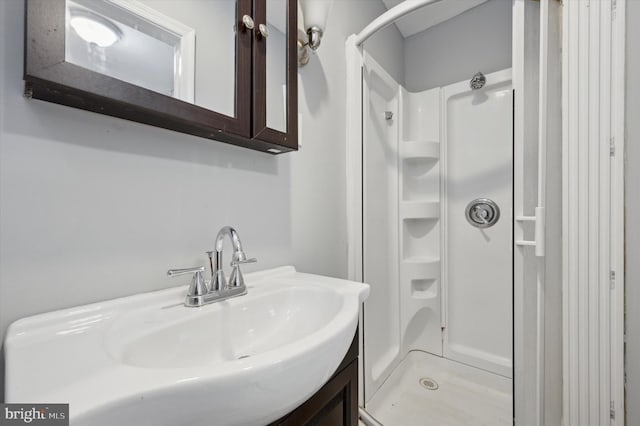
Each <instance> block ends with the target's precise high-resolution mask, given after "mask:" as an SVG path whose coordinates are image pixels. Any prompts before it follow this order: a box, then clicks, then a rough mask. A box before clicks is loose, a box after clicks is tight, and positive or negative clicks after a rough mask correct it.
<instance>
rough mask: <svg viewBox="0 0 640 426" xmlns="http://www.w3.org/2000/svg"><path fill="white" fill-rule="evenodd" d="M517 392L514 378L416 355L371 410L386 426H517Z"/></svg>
mask: <svg viewBox="0 0 640 426" xmlns="http://www.w3.org/2000/svg"><path fill="white" fill-rule="evenodd" d="M425 379H426V380H425ZM425 385H426V386H425ZM434 385H435V386H434ZM434 387H435V389H434ZM511 389H512V383H511V379H509V378H506V377H503V376H499V375H497V374H494V373H490V372H487V371H484V370H480V369H478V368H475V367H470V366H468V365H465V364H460V363H458V362H455V361H451V360H448V359H445V358H440V357H438V356H435V355H431V354H428V353H425V352H420V351H412V352H410V353H409V355H407V357H406V358H405V359H404V360H403V361H402V362H401V363H400V365H399V366H398V367H397V368H396V369H395V370H394V372H393V373H392V374H391V376H390V377H389V379H388V380H387V381H386V382H385V383H384V384H383V385H382V387H381V388H380V389H379V390H378V392H376V394H375V395H374V396H373V398H372V399H371V401H370V402H369V403H368V404H367V411H368V412H369V413H370V414H371V415H372V416H373V417H375V418H376V419H377V420H378V421H379V422H381V423H382V424H383V425H385V426H480V425H488V426H489V425H490V426H496V425H512V424H513V415H512V390H511Z"/></svg>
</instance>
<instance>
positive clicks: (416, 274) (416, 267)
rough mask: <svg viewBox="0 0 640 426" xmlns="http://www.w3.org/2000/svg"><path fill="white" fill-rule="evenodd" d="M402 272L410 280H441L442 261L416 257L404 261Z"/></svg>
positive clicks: (435, 258) (433, 258) (434, 258)
mask: <svg viewBox="0 0 640 426" xmlns="http://www.w3.org/2000/svg"><path fill="white" fill-rule="evenodd" d="M402 270H403V272H404V274H406V275H407V277H408V278H412V279H415V278H423V277H425V278H426V277H428V278H440V259H439V258H437V257H428V256H414V257H408V258H406V259H403V260H402Z"/></svg>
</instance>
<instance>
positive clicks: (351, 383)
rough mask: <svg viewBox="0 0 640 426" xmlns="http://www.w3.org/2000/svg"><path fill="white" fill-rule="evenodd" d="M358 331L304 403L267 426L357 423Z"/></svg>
mask: <svg viewBox="0 0 640 426" xmlns="http://www.w3.org/2000/svg"><path fill="white" fill-rule="evenodd" d="M358 342H359V339H358V332H357V331H356V334H355V336H354V337H353V341H352V342H351V346H350V347H349V349H348V350H347V354H346V355H345V356H344V359H343V360H342V362H341V363H340V365H339V366H338V368H337V369H336V373H335V374H334V375H333V376H332V377H331V378H330V379H329V381H328V382H327V383H325V385H324V386H323V387H322V388H320V390H319V391H318V392H316V393H315V394H314V395H313V396H312V397H311V398H309V399H308V400H307V401H306V402H305V403H304V404H302V405H301V406H299V407H298V408H296V409H295V410H294V411H292V412H291V413H289V414H287V415H286V416H284V417H283V418H281V419H280V420H278V421H276V422H273V423H271V424H269V426H307V425H308V426H311V425H313V426H357V425H358V351H359V344H358Z"/></svg>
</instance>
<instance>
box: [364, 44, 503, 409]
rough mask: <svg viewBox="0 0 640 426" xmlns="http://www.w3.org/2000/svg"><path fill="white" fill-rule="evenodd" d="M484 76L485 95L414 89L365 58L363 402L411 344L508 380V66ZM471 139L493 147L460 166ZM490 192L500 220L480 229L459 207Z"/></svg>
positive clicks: (453, 89)
mask: <svg viewBox="0 0 640 426" xmlns="http://www.w3.org/2000/svg"><path fill="white" fill-rule="evenodd" d="M487 77H488V80H489V83H488V84H487V87H486V88H485V89H483V90H481V91H479V92H478V93H481V94H480V95H478V94H477V93H474V94H471V93H468V92H469V90H468V81H464V82H461V83H459V84H458V85H452V86H449V87H447V88H444V89H443V88H435V89H431V90H427V91H423V92H418V93H410V92H407V91H406V90H405V89H404V88H402V86H400V85H399V84H398V83H397V82H396V81H395V80H394V79H393V78H392V77H391V76H389V75H388V74H387V73H386V72H385V71H384V69H383V68H381V67H380V66H379V65H378V64H377V63H376V62H375V61H374V60H372V59H371V58H370V57H368V56H367V55H366V54H365V61H364V72H363V157H364V158H363V160H364V161H363V182H364V188H363V196H364V198H363V206H364V215H363V225H364V227H363V238H364V245H363V255H364V262H363V275H364V281H365V282H367V283H369V284H370V285H371V286H372V289H371V290H372V291H371V295H370V297H369V299H368V301H367V302H366V304H365V309H364V323H363V327H362V332H363V336H364V339H363V340H364V356H363V366H364V368H363V373H364V383H365V388H364V398H365V401H368V400H370V398H371V397H372V396H373V395H374V394H375V392H376V391H377V390H378V389H379V387H380V386H381V385H382V384H383V383H384V381H385V380H386V379H387V378H388V377H389V375H390V374H391V372H392V371H393V369H394V368H395V367H396V366H397V365H398V364H399V363H400V361H401V360H402V359H403V358H404V357H405V356H406V355H407V354H408V353H409V351H412V350H421V351H424V352H429V353H432V354H435V355H438V356H443V355H444V356H446V357H450V358H451V359H454V360H458V361H461V362H465V363H468V364H469V365H473V366H476V367H479V368H483V369H486V370H489V371H493V372H497V373H499V374H502V375H504V376H507V377H511V353H512V349H511V345H512V339H511V324H512V317H511V310H512V296H511V294H512V293H511V284H512V270H511V264H512V255H511V241H512V235H511V231H512V213H511V210H512V201H511V194H512V185H513V179H512V92H511V81H510V71H509V70H507V71H503V72H499V73H494V74H491V75H489V76H487ZM462 85H466V87H467V89H465V90H461V89H460V87H462ZM448 94H449V95H451V96H449V95H448ZM390 115H391V116H390ZM470 117H471V118H470ZM474 117H475V119H474ZM448 123H451V124H452V125H455V126H456V130H455V131H454V130H453V129H450V128H449V124H448ZM447 137H448V138H449V142H446V141H445V139H444V138H447ZM448 143H450V144H451V147H452V149H454V150H453V151H450V150H449V148H448V145H447V144H448ZM469 144H474V145H475V146H476V147H479V146H482V147H484V148H485V149H486V153H485V154H484V155H471V156H467V158H470V159H471V160H473V159H474V158H475V159H476V160H477V162H478V163H477V167H470V166H469V165H468V164H465V162H464V161H459V157H460V156H459V155H457V152H459V153H464V152H467V153H468V152H473V146H472V145H469ZM454 151H455V152H454ZM451 161H453V162H454V163H451ZM447 170H448V171H447ZM445 176H446V177H445ZM453 183H457V185H452V184H453ZM482 186H485V187H486V188H485V189H486V190H485V191H480V190H479V189H478V188H481V187H482ZM464 188H467V192H469V191H471V192H469V193H468V194H467V193H464ZM447 191H453V196H452V197H451V198H449V197H448V196H447V194H448V192H447ZM456 191H457V192H456ZM474 191H475V192H474ZM472 193H473V194H472ZM476 193H477V195H475V194H476ZM472 195H473V196H472ZM471 196H472V198H469V197H471ZM483 196H484V197H488V198H494V199H495V200H496V202H498V203H499V205H500V206H501V209H502V215H503V216H502V218H501V219H500V221H499V226H498V225H496V228H495V229H487V230H484V231H479V230H478V229H476V228H473V227H471V225H469V224H468V223H467V222H466V220H465V218H464V210H465V207H466V203H468V202H469V201H471V200H472V199H474V198H479V197H483ZM451 201H453V203H452V202H451ZM462 204H464V205H462ZM453 227H455V229H454V228H453ZM478 238H479V239H478ZM466 239H469V242H470V244H468V245H465V240H466ZM447 247H449V249H450V250H455V253H452V252H451V251H450V250H449V251H447V249H446V248H447ZM478 252H479V253H478ZM472 257H475V260H473V259H472ZM474 262H475V263H474ZM443 276H445V277H447V276H448V277H449V279H448V280H443ZM447 292H448V293H449V294H450V296H449V297H446V296H445V295H446V293H447Z"/></svg>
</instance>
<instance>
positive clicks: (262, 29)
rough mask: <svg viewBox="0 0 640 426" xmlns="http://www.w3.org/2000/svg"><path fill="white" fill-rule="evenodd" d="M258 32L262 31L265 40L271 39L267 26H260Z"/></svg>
mask: <svg viewBox="0 0 640 426" xmlns="http://www.w3.org/2000/svg"><path fill="white" fill-rule="evenodd" d="M258 30H259V31H260V34H261V35H262V37H264V38H267V37H269V28H267V26H266V25H265V24H260V25H258Z"/></svg>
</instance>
